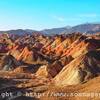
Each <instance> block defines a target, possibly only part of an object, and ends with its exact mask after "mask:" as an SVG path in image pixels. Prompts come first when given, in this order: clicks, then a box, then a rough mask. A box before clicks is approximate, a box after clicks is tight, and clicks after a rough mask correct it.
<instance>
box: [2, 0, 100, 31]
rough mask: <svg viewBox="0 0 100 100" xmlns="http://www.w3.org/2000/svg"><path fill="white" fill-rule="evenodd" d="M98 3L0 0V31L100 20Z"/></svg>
mask: <svg viewBox="0 0 100 100" xmlns="http://www.w3.org/2000/svg"><path fill="white" fill-rule="evenodd" d="M99 4H100V1H99V0H95V1H93V0H92V1H91V0H84V1H83V0H0V31H5V30H16V29H32V30H43V29H51V28H59V27H66V26H75V25H79V24H83V23H93V22H100V10H99V9H100V6H99Z"/></svg>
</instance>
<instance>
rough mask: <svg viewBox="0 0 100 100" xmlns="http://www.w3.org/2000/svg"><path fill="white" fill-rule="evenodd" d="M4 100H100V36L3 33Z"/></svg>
mask: <svg viewBox="0 0 100 100" xmlns="http://www.w3.org/2000/svg"><path fill="white" fill-rule="evenodd" d="M0 100H100V33H95V34H83V33H79V32H74V33H70V34H60V35H53V36H48V35H43V34H41V33H39V32H33V33H32V34H24V35H17V34H8V33H3V34H0Z"/></svg>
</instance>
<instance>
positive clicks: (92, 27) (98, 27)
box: [0, 23, 100, 35]
mask: <svg viewBox="0 0 100 100" xmlns="http://www.w3.org/2000/svg"><path fill="white" fill-rule="evenodd" d="M34 32H39V33H42V34H46V35H54V34H63V33H64V34H68V33H72V32H81V33H90V34H94V33H96V32H100V24H93V23H86V24H80V25H77V26H73V27H70V26H67V27H62V28H52V29H44V30H41V31H38V30H30V29H26V30H23V29H17V30H8V31H0V33H10V34H19V35H22V34H25V33H28V34H32V33H34Z"/></svg>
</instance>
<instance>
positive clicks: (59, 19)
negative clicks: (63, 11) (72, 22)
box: [52, 15, 65, 22]
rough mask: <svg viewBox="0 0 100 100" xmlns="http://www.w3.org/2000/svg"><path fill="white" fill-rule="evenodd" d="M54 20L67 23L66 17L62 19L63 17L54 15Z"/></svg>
mask: <svg viewBox="0 0 100 100" xmlns="http://www.w3.org/2000/svg"><path fill="white" fill-rule="evenodd" d="M52 18H54V19H56V20H58V21H60V22H64V21H65V18H64V17H61V16H56V15H54V16H52Z"/></svg>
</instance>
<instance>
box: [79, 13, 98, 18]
mask: <svg viewBox="0 0 100 100" xmlns="http://www.w3.org/2000/svg"><path fill="white" fill-rule="evenodd" d="M98 16H99V15H98V14H96V13H87V14H80V15H78V17H87V18H96V17H98Z"/></svg>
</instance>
